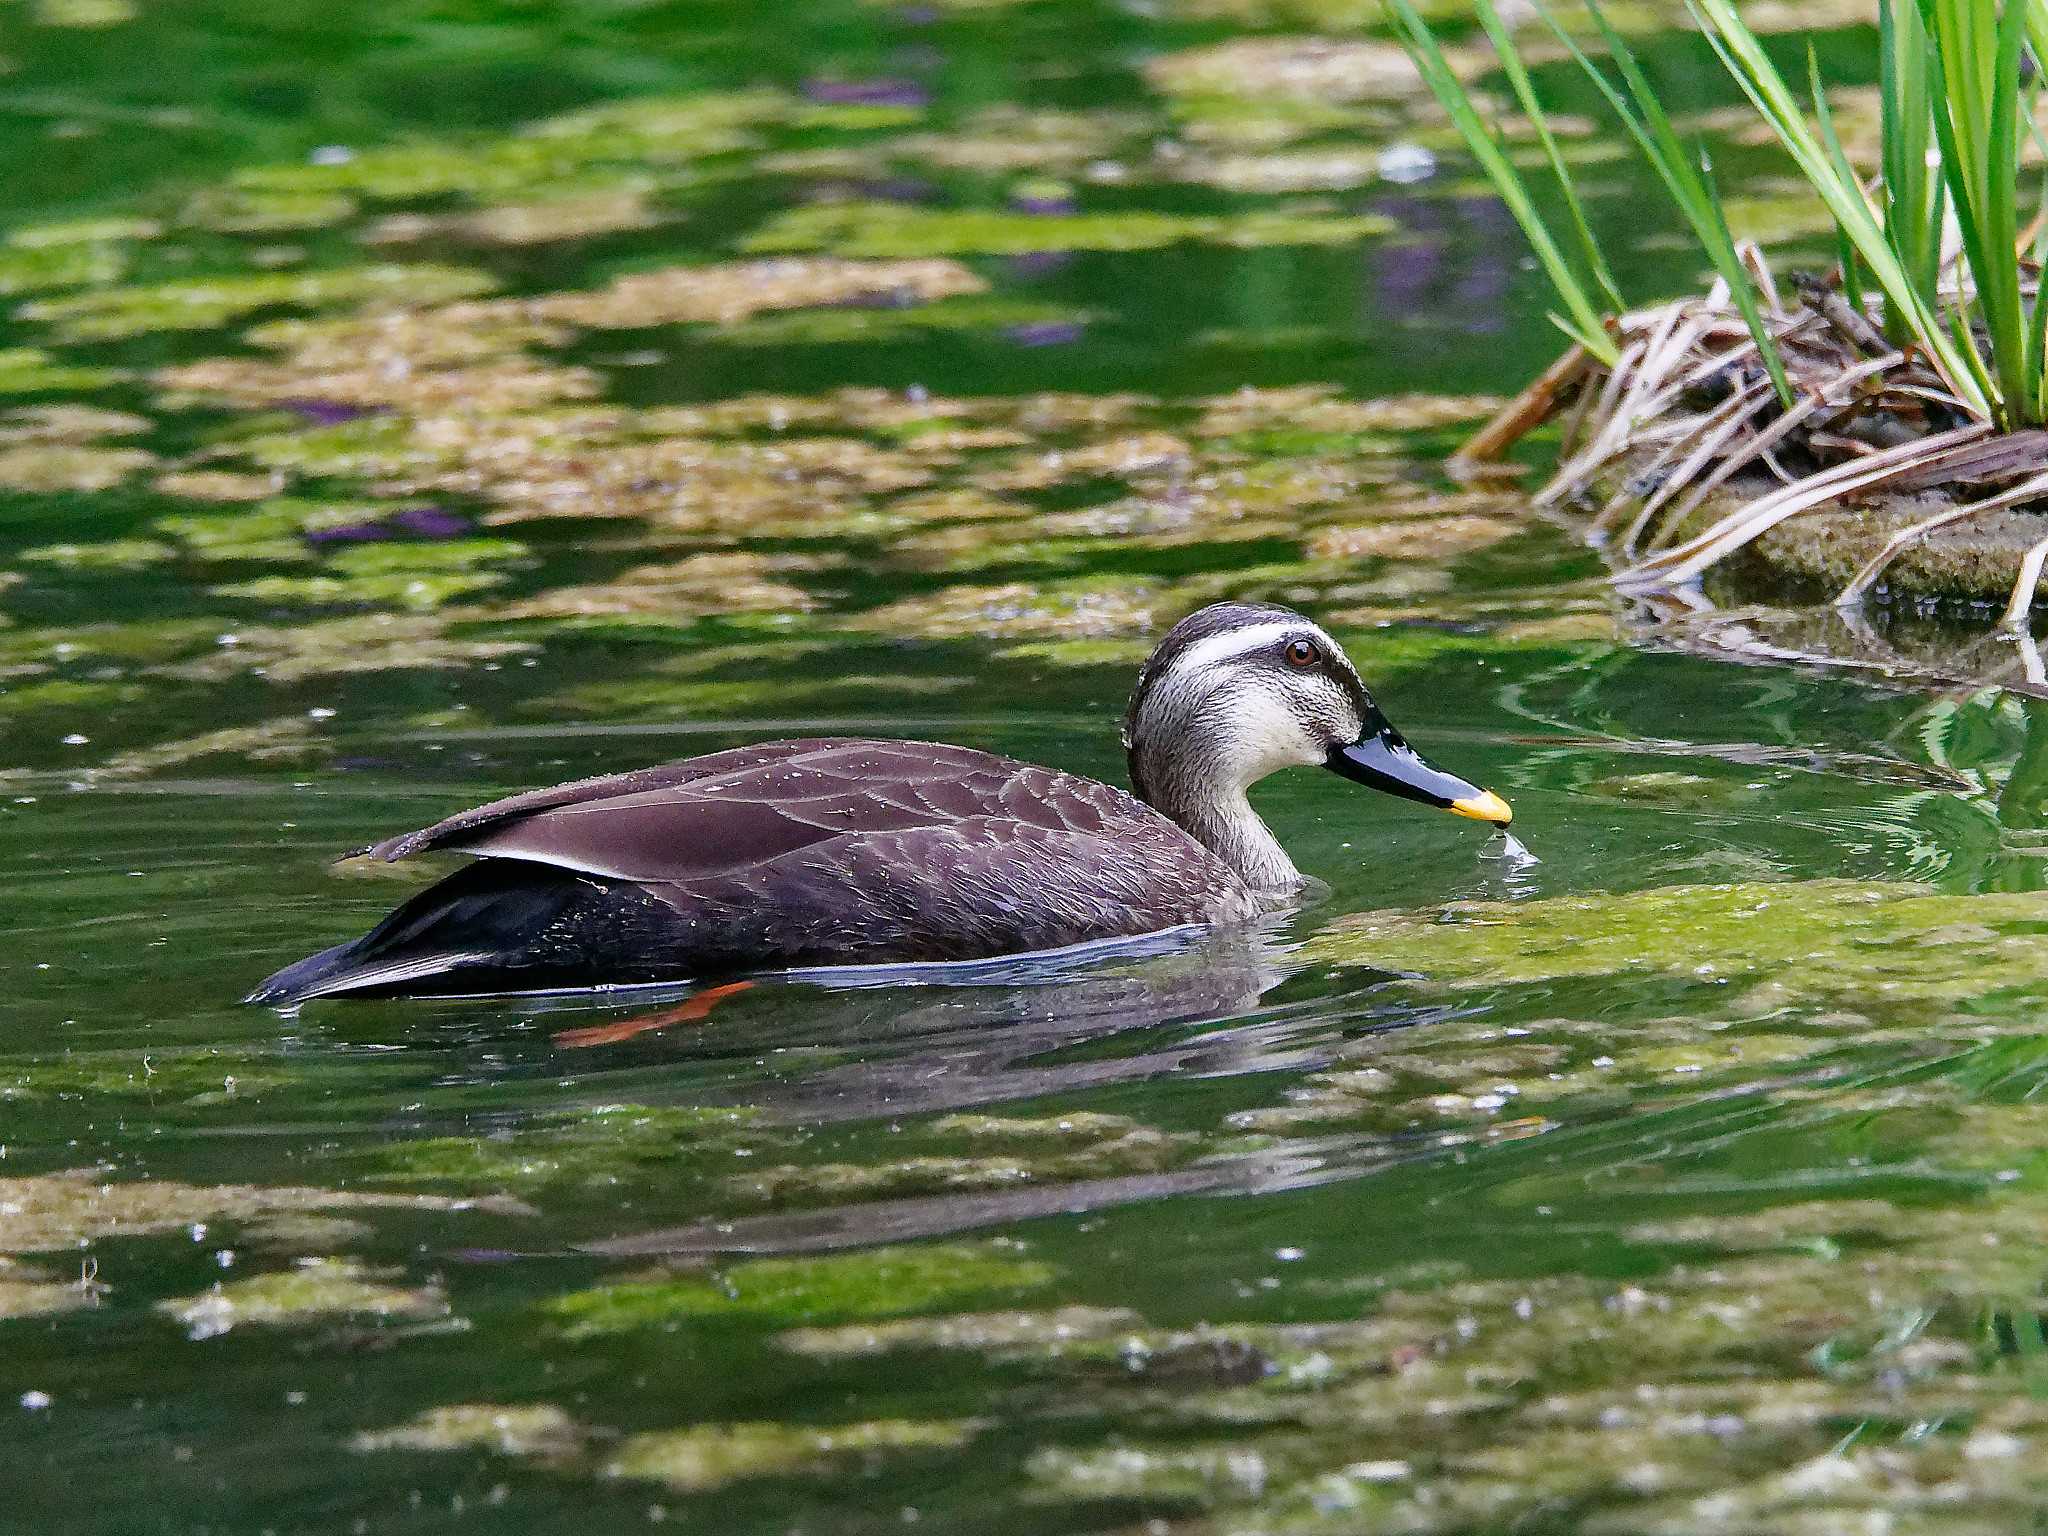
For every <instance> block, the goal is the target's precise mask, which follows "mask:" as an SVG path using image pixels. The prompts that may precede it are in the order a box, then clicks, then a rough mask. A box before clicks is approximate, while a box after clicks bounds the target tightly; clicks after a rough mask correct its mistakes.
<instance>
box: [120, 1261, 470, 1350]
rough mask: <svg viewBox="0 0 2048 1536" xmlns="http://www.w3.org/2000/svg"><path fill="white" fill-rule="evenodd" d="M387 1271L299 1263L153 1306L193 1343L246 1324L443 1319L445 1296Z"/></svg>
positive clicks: (345, 1264) (351, 1265) (356, 1264)
mask: <svg viewBox="0 0 2048 1536" xmlns="http://www.w3.org/2000/svg"><path fill="white" fill-rule="evenodd" d="M394 1278H395V1274H394V1272H393V1271H390V1270H383V1269H372V1268H370V1267H369V1266H367V1265H365V1264H361V1263H359V1262H357V1261H356V1260H354V1259H336V1258H312V1259H300V1260H299V1261H298V1262H297V1264H295V1265H294V1266H293V1267H292V1268H290V1269H288V1270H280V1271H278V1272H276V1273H274V1274H268V1275H252V1276H251V1277H250V1278H248V1279H246V1280H232V1281H223V1282H221V1283H220V1284H218V1285H215V1286H214V1287H213V1289H212V1290H209V1291H201V1292H200V1293H199V1294H198V1295H196V1296H179V1297H174V1298H172V1299H170V1300H167V1301H160V1302H158V1303H157V1304H156V1309H157V1311H159V1312H161V1313H163V1314H164V1315H165V1316H166V1317H169V1318H172V1319H174V1320H175V1321H177V1322H179V1323H181V1324H183V1325H184V1328H185V1331H186V1333H187V1334H189V1335H190V1336H191V1337H192V1338H194V1339H211V1338H216V1337H218V1336H219V1335H221V1334H223V1333H226V1332H227V1331H228V1330H229V1329H231V1328H239V1327H242V1326H245V1325H249V1324H256V1325H259V1326H263V1327H272V1328H274V1327H282V1326H286V1325H293V1324H303V1323H319V1322H328V1321H331V1320H333V1319H335V1318H341V1317H365V1318H373V1319H375V1320H377V1321H379V1322H392V1321H406V1322H418V1321H422V1320H424V1319H427V1318H434V1317H443V1316H446V1315H447V1312H448V1298H447V1297H446V1296H444V1295H442V1294H441V1292H440V1291H439V1290H438V1289H437V1288H436V1287H434V1286H431V1285H428V1286H416V1287H406V1286H401V1285H396V1284H393V1283H392V1282H393V1280H394Z"/></svg>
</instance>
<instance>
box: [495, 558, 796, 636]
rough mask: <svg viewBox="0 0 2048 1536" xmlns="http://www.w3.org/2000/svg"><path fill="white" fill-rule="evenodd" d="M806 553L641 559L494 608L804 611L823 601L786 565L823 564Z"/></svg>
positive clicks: (650, 613)
mask: <svg viewBox="0 0 2048 1536" xmlns="http://www.w3.org/2000/svg"><path fill="white" fill-rule="evenodd" d="M819 563H820V562H819V561H817V560H816V559H815V558H806V557H804V556H801V555H797V556H790V555H781V556H777V555H757V554H751V553H745V552H738V551H735V552H730V553H723V552H722V553H707V554H701V555H690V556H687V557H685V558H684V559H681V560H678V561H675V562H673V563H671V564H669V565H643V566H635V567H634V568H632V569H631V570H628V571H624V572H621V573H620V574H619V575H618V576H616V577H614V578H613V579H612V580H611V581H608V582H603V583H599V584H592V585H587V586H574V587H554V588H551V589H550V590H548V591H546V592H543V593H540V594H539V595H538V596H535V597H529V598H522V599H520V600H519V601H518V602H514V603H507V604H504V605H502V606H500V607H498V608H496V609H494V610H493V611H492V617H494V618H501V619H567V620H572V621H573V620H577V619H614V620H616V619H636V620H644V621H646V622H649V623H653V624H659V625H663V626H668V625H675V624H683V623H687V622H689V621H690V620H691V619H693V618H696V617H701V616H703V615H706V614H731V613H803V612H808V611H809V610H811V609H813V608H815V607H817V606H818V601H817V599H816V598H814V597H813V596H812V595H811V594H810V593H808V592H806V591H805V590H804V589H803V588H802V587H799V586H795V585H793V584H792V583H790V582H788V581H786V580H783V579H781V575H780V574H779V573H783V572H791V571H803V570H811V569H815V568H816V567H817V566H818V564H819Z"/></svg>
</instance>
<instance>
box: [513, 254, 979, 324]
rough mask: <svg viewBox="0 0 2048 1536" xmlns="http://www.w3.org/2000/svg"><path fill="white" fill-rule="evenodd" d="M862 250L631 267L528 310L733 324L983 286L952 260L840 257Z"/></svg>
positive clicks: (613, 320)
mask: <svg viewBox="0 0 2048 1536" xmlns="http://www.w3.org/2000/svg"><path fill="white" fill-rule="evenodd" d="M783 248H784V249H788V248H789V247H783ZM867 254H870V253H868V252H863V251H847V252H845V253H844V255H834V256H819V257H812V258H808V259H796V258H790V259H781V260H768V261H741V262H727V263H723V264H719V265H712V266H702V267H666V268H662V269H661V270H659V271H654V272H635V273H632V274H630V275H628V276H626V277H621V278H619V279H617V280H616V281H614V282H613V283H612V284H611V286H610V287H608V288H602V289H598V290H596V291H595V292H591V293H563V294H555V295H552V296H550V297H547V298H541V299H535V300H532V301H530V302H529V303H528V304H527V305H526V307H525V312H526V313H528V314H531V315H534V316H536V317H538V318H540V319H543V320H550V321H562V322H566V323H568V324H570V325H581V326H591V327H595V328H597V329H600V330H603V329H611V328H618V327H643V326H656V325H675V324H679V323H683V322H696V323H699V324H707V325H734V324H737V323H738V322H740V321H742V320H746V319H748V318H750V317H752V316H754V315H758V314H762V313H764V312H766V311H769V310H778V309H807V308H811V307H813V306H816V305H822V304H850V303H854V302H857V301H862V300H887V301H890V302H892V303H899V304H910V303H929V302H931V301H932V300H934V299H944V298H952V297H955V296H957V295H960V294H972V293H981V292H984V291H985V290H986V289H987V287H988V285H987V283H985V282H984V281H983V280H982V279H981V278H979V277H976V276H975V275H974V274H973V273H972V272H970V271H968V270H967V269H966V268H965V267H963V266H961V265H960V264H959V263H957V262H952V261H941V260H910V261H854V260H847V259H845V256H862V255H867ZM880 254H883V255H889V254H908V255H912V256H921V255H924V254H925V253H924V252H922V251H913V252H907V253H889V252H883V253H880Z"/></svg>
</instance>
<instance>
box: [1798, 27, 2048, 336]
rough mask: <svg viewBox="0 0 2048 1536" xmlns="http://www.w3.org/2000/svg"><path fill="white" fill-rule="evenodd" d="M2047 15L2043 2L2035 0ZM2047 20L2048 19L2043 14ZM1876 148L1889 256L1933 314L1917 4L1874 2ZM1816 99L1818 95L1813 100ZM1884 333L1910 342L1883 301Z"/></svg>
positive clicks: (1899, 318)
mask: <svg viewBox="0 0 2048 1536" xmlns="http://www.w3.org/2000/svg"><path fill="white" fill-rule="evenodd" d="M2035 3H2036V4H2039V5H2042V6H2044V7H2048V0H2035ZM2044 14H2048V13H2044ZM1878 60H1879V67H1880V74H1879V81H1878V103H1879V141H1880V143H1881V145H1882V170H1883V187H1884V230H1885V236H1886V238H1887V239H1889V240H1890V242H1891V246H1892V251H1893V253H1894V254H1895V255H1896V256H1897V257H1898V259H1899V265H1900V266H1901V267H1903V268H1904V269H1905V272H1906V275H1907V276H1908V277H1909V278H1910V279H1911V280H1912V282H1913V285H1914V287H1915V289H1916V290H1917V291H1918V292H1919V294H1920V298H1921V302H1922V303H1923V304H1924V305H1925V306H1926V307H1927V308H1928V309H1929V310H1930V311H1931V310H1932V309H1933V308H1934V307H1935V304H1936V302H1937V295H1936V284H1937V281H1938V278H1939V275H1940V269H1941V225H1942V215H1943V212H1944V210H1942V209H1941V208H1939V207H1938V206H1936V205H1935V202H1934V199H1935V198H1936V196H1938V195H1939V191H1938V188H1937V187H1936V186H1935V185H1934V181H1933V178H1932V177H1931V176H1930V174H1929V168H1928V164H1927V152H1928V150H1929V149H1931V148H1932V147H1933V138H1932V128H1933V118H1932V115H1931V113H1932V108H1931V107H1930V105H1929V101H1928V82H1927V62H1928V61H1927V29H1926V26H1925V24H1924V23H1923V22H1922V21H1921V19H1920V7H1919V0H1878ZM1820 96H1821V93H1820V91H1819V88H1818V86H1816V89H1815V97H1816V100H1818V99H1820ZM1885 331H1886V334H1888V335H1889V336H1890V337H1891V339H1892V341H1893V342H1894V343H1899V342H1904V341H1907V340H1909V339H1910V338H1911V329H1910V320H1909V317H1908V316H1907V315H1905V314H1904V313H1902V312H1901V311H1900V309H1899V307H1898V306H1897V305H1895V304H1893V303H1892V302H1891V301H1890V298H1889V296H1887V299H1886V303H1885Z"/></svg>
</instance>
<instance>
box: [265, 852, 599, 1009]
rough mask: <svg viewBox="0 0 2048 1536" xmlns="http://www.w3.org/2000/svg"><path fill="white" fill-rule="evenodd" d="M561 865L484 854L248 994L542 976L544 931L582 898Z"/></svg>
mask: <svg viewBox="0 0 2048 1536" xmlns="http://www.w3.org/2000/svg"><path fill="white" fill-rule="evenodd" d="M583 894H587V893H585V892H583V890H582V888H581V886H580V883H579V882H578V881H577V880H576V879H575V878H574V877H573V876H571V875H569V874H567V873H566V872H564V871H562V870H557V869H550V868H548V867H546V866H544V865H536V864H526V863H522V862H518V861H510V860H498V859H482V860H479V861H478V862H476V863H474V864H471V865H468V866H467V867H465V868H463V869H459V870H457V871H456V872H455V873H454V874H452V875H450V876H449V877H448V878H447V879H445V880H443V881H442V882H441V883H440V884H438V885H435V886H431V887H429V888H428V889H426V890H424V891H422V892H420V893H419V894H418V895H417V896H415V897H413V898H412V899H411V900H410V901H408V902H406V903H405V905H403V906H401V907H400V908H399V909H398V910H397V911H395V912H393V913H392V914H391V915H390V916H389V917H387V918H385V919H384V921H383V922H381V923H379V924H378V925H377V926H376V927H375V928H372V929H371V930H370V931H369V932H368V933H366V934H364V935H363V936H362V937H361V938H360V939H356V940H354V941H353V942H351V943H348V944H337V945H335V946H334V947H333V948H332V949H323V950H321V951H320V952H319V953H318V954H316V955H308V956H307V957H306V958H305V959H303V960H299V961H295V962H294V963H293V964H291V965H288V966H286V967H285V968H284V969H283V970H281V971H279V972H278V973H277V974H276V975H274V976H272V977H270V978H268V979H267V980H265V981H264V982H263V983H262V985H260V986H258V987H257V988H256V990H255V991H253V992H251V993H250V994H249V995H248V996H247V997H246V998H244V999H243V1001H244V1002H249V1003H261V1004H265V1005H268V1006H270V1007H288V1006H290V1005H291V1004H294V1003H303V1002H306V1001H308V1000H309V999H312V998H316V997H338V996H349V995H352V996H358V997H361V996H380V995H391V994H395V993H424V992H440V993H448V992H493V991H506V990H511V989H513V988H515V987H518V986H520V985H522V984H525V985H536V984H544V982H543V980H542V973H544V972H545V970H546V954H545V937H546V935H547V934H548V933H549V931H550V930H551V929H552V928H554V927H555V925H557V924H558V923H560V922H561V920H562V919H563V918H564V917H565V916H568V915H570V913H571V909H572V908H574V907H576V906H578V905H579V896H580V895H583Z"/></svg>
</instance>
